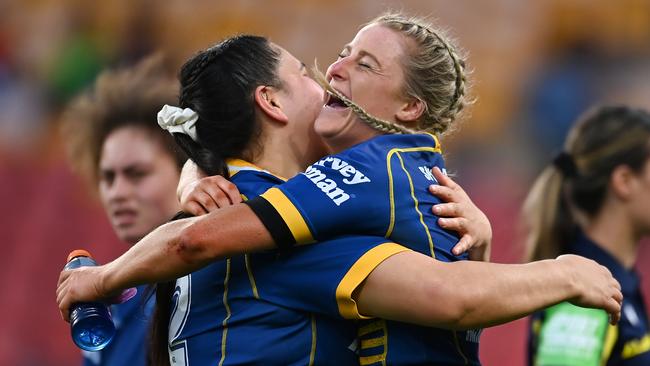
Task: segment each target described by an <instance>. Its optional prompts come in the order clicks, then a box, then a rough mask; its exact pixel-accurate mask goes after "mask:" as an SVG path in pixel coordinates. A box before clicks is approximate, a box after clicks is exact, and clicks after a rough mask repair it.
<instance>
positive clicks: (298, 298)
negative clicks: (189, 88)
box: [169, 161, 408, 366]
mask: <svg viewBox="0 0 650 366" xmlns="http://www.w3.org/2000/svg"><path fill="white" fill-rule="evenodd" d="M229 163H230V170H231V176H232V181H233V183H235V184H236V185H237V186H238V188H239V190H240V192H241V193H242V195H243V196H244V198H247V197H253V196H255V195H257V194H259V193H261V192H264V191H265V190H266V189H268V188H269V187H271V186H273V185H275V184H278V183H281V182H282V180H280V179H279V178H277V177H274V176H273V175H271V174H270V173H268V172H265V171H262V170H261V169H259V168H257V167H254V166H252V165H250V164H246V163H244V162H242V161H230V162H229ZM405 250H408V249H407V248H404V247H402V246H399V245H397V244H393V243H386V239H385V238H382V237H347V238H341V239H337V240H332V241H329V242H325V243H322V245H312V246H307V247H304V248H300V249H297V250H293V251H290V252H286V253H279V252H275V251H274V252H266V253H256V254H251V255H244V256H238V257H233V258H230V259H227V260H222V261H218V262H215V263H213V264H211V265H210V266H208V267H205V268H203V269H201V270H199V271H196V272H194V273H192V274H190V275H188V276H185V277H183V278H180V279H178V280H177V282H176V289H175V292H174V297H173V300H172V301H173V307H172V309H173V312H172V316H171V320H170V327H169V345H170V360H171V364H172V365H206V364H210V365H243V364H247V365H250V364H259V365H332V364H336V365H341V366H345V365H357V364H358V356H357V354H356V346H357V341H356V325H355V324H354V323H353V322H351V321H347V320H344V319H343V318H344V317H345V318H351V319H358V318H360V317H361V316H360V315H359V312H358V310H357V308H356V304H355V302H354V301H353V300H352V292H353V291H354V289H356V288H357V286H358V285H359V284H360V283H361V282H362V281H363V280H364V279H365V278H366V277H367V275H368V274H369V273H370V272H371V271H372V270H373V269H374V268H375V267H376V266H377V265H378V264H379V263H381V262H382V261H383V260H384V259H386V258H388V257H389V256H391V255H393V254H395V253H399V252H401V251H405Z"/></svg>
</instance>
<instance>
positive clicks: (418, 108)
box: [395, 98, 425, 123]
mask: <svg viewBox="0 0 650 366" xmlns="http://www.w3.org/2000/svg"><path fill="white" fill-rule="evenodd" d="M424 108H425V105H424V102H423V101H421V100H420V99H418V98H410V100H408V101H406V102H405V103H404V104H402V106H401V107H400V109H399V110H398V111H397V113H396V114H395V118H396V119H397V120H398V121H400V122H407V123H408V122H415V121H417V120H418V119H419V118H420V117H421V116H422V113H424Z"/></svg>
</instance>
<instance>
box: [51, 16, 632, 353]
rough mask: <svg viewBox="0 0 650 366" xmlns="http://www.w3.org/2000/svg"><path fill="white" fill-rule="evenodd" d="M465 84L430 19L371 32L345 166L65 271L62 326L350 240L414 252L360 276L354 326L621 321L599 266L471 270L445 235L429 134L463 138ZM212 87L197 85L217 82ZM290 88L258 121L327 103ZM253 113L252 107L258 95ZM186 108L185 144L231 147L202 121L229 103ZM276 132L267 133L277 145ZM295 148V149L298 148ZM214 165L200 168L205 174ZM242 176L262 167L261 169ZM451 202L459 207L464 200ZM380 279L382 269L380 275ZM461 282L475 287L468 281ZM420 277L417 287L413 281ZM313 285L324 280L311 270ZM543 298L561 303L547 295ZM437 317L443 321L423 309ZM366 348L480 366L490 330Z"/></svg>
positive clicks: (412, 332) (370, 261)
mask: <svg viewBox="0 0 650 366" xmlns="http://www.w3.org/2000/svg"><path fill="white" fill-rule="evenodd" d="M425 49H426V50H427V51H423V50H425ZM285 52H286V51H285ZM429 53H430V55H428V54H429ZM214 56H215V57H218V56H219V55H217V54H215V55H214ZM206 63H208V61H206ZM241 67H242V68H243V66H241ZM463 70H464V67H463V62H461V61H460V58H459V57H458V56H457V52H456V51H455V48H454V47H453V46H451V44H450V43H449V42H448V41H445V38H444V37H443V36H442V35H441V34H438V33H436V32H433V31H432V30H431V29H430V28H429V27H428V26H427V25H426V24H424V23H422V22H420V21H419V20H411V19H409V18H407V17H404V16H401V15H386V16H382V17H379V18H377V19H376V20H374V21H372V22H370V23H369V24H368V25H367V26H365V27H364V28H363V29H361V30H360V31H359V33H358V34H357V36H356V37H355V38H354V40H353V41H352V42H351V43H350V44H348V45H347V46H346V47H345V48H344V49H343V51H342V52H341V55H340V57H339V59H338V60H337V61H336V62H335V63H334V64H332V65H331V66H330V67H329V69H328V71H327V75H326V77H325V79H326V80H329V83H327V84H326V85H324V86H326V87H327V89H328V90H329V94H328V95H329V96H328V97H327V98H326V101H325V105H324V106H322V109H321V110H320V114H319V116H318V118H317V119H316V122H315V124H314V129H315V130H316V132H317V133H318V134H319V135H320V136H321V137H322V138H323V141H324V142H325V144H326V145H328V146H329V148H330V149H331V151H332V152H335V153H336V154H335V155H332V156H329V157H326V158H324V159H322V160H320V161H319V162H317V163H315V164H313V165H312V166H310V167H309V168H307V170H306V171H305V173H303V174H299V175H297V176H295V177H294V178H292V179H289V180H288V181H287V182H286V183H283V184H281V185H278V186H277V187H275V188H271V189H270V190H268V191H266V193H264V194H263V195H262V196H260V197H258V198H252V199H250V200H249V201H247V204H245V205H241V204H236V205H232V206H227V207H223V208H222V209H219V210H214V208H215V206H224V205H223V203H226V202H225V201H228V203H233V202H234V201H236V195H233V194H232V192H230V193H231V194H229V195H227V198H225V197H226V196H225V195H222V196H218V195H210V194H209V193H208V196H210V198H209V199H210V200H212V202H211V203H210V202H207V201H206V202H204V201H202V200H198V202H199V205H198V206H194V207H195V208H196V207H199V209H200V210H202V211H210V212H209V213H208V214H205V215H202V216H198V217H193V218H187V219H182V220H178V221H175V222H172V223H169V224H166V225H163V226H162V227H160V228H159V229H157V230H155V231H154V232H152V233H151V234H150V235H149V236H147V237H146V238H144V239H143V240H142V241H141V242H140V243H138V245H136V247H134V248H133V249H132V250H130V251H129V252H128V253H126V254H125V255H123V256H121V257H120V258H118V259H117V260H115V261H113V262H111V263H110V264H107V265H105V266H99V267H93V268H84V269H82V270H80V271H66V272H62V274H61V276H60V279H59V288H58V290H57V302H58V304H59V308H60V310H61V313H62V316H63V317H64V318H67V316H68V309H69V305H70V304H71V303H72V302H77V301H85V300H90V299H98V298H103V297H106V296H107V295H111V294H113V293H115V292H118V291H119V290H120V289H123V288H125V287H128V286H132V285H135V284H139V283H150V282H160V281H163V280H171V279H174V278H177V277H180V276H183V275H186V274H188V273H190V272H192V271H195V270H197V269H199V268H202V267H204V266H206V265H208V264H210V263H213V262H214V261H216V260H218V259H222V258H226V257H231V256H234V255H237V254H242V253H247V252H251V251H260V250H273V249H278V248H279V249H281V250H283V251H288V250H290V249H291V247H292V246H294V245H296V244H298V245H301V244H308V243H311V242H314V241H321V240H328V239H332V238H335V237H338V236H341V235H345V234H351V235H364V234H368V235H373V236H377V237H384V238H386V241H387V242H388V243H387V244H389V245H388V247H390V248H395V247H394V246H393V245H394V244H391V243H390V242H398V243H402V244H403V245H404V246H405V247H408V248H410V249H411V250H401V249H400V250H398V251H395V252H393V253H392V254H391V255H389V256H386V255H384V254H386V253H385V252H382V255H374V254H373V253H377V252H369V253H370V254H369V255H367V256H366V255H364V256H363V257H362V258H360V259H359V260H358V261H356V262H355V263H354V264H353V265H352V268H351V269H350V271H348V275H346V276H345V277H344V278H343V279H342V280H341V282H340V284H339V286H338V287H337V288H336V295H335V297H336V298H337V299H339V298H345V299H348V300H349V301H346V302H345V303H343V304H339V305H340V307H339V311H340V315H342V316H344V317H346V318H351V319H360V318H361V319H363V318H366V316H365V315H372V316H377V317H382V318H385V319H395V320H401V321H408V322H410V323H413V324H422V325H427V326H441V327H445V328H448V329H463V328H469V327H474V326H486V325H492V324H497V323H501V322H504V321H508V320H511V319H515V318H517V317H520V316H523V315H525V314H526V313H529V312H531V311H533V310H535V309H538V308H540V307H545V306H549V305H551V304H554V303H557V302H559V301H563V300H569V301H574V302H576V303H577V304H578V305H582V306H592V307H599V308H605V309H607V310H608V311H610V312H612V313H613V315H614V318H615V319H616V316H617V314H618V311H619V306H618V303H619V301H620V299H619V295H618V289H617V284H616V283H615V282H613V281H611V275H610V274H608V273H607V272H606V271H605V272H603V269H602V268H601V267H599V266H597V265H595V264H594V263H592V262H589V261H585V260H583V259H581V258H578V257H575V256H570V257H564V258H559V259H557V260H550V261H546V262H539V263H534V264H531V265H524V266H512V265H496V264H490V263H478V262H467V261H462V260H463V259H467V258H468V254H467V253H462V252H463V249H466V248H467V247H470V246H471V245H470V244H472V243H471V242H472V240H469V241H468V242H467V244H468V245H466V246H465V245H463V246H462V247H461V248H458V247H456V248H455V246H456V244H457V243H458V240H459V237H458V235H457V234H455V233H454V232H451V231H448V230H445V229H444V228H442V227H441V226H439V225H438V222H437V221H438V217H437V216H434V215H433V214H432V207H433V205H434V204H437V203H439V202H440V201H438V200H437V199H435V198H434V197H433V196H432V195H430V194H429V193H428V192H427V190H426V187H427V186H429V185H430V184H432V183H434V182H436V178H437V180H439V181H443V182H444V181H445V180H446V177H445V176H444V175H443V174H441V173H440V171H439V170H438V171H436V173H434V175H432V173H431V168H432V167H437V168H440V169H444V167H443V159H442V156H441V150H440V146H439V142H438V139H437V137H436V136H434V135H432V134H429V133H415V132H427V131H431V132H435V133H444V132H446V131H448V130H449V129H450V127H451V126H452V124H453V122H454V121H455V118H456V115H457V114H458V112H459V111H460V110H461V109H462V107H463V105H464V104H465V103H466V102H465V88H466V87H465V78H464V76H463ZM238 71H240V72H244V71H245V70H244V71H241V70H238ZM202 75H203V74H201V73H199V74H197V76H196V77H197V78H199V79H201V78H203V76H202ZM206 78H207V76H206ZM197 85H198V84H197ZM207 85H210V86H213V85H212V84H210V83H207V84H206V86H205V87H206V88H207V87H208V86H207ZM278 85H280V84H273V85H267V86H259V87H257V88H255V91H254V93H253V100H254V101H255V105H256V106H255V114H256V115H257V114H258V112H259V114H264V115H268V116H274V117H273V118H274V119H275V121H276V122H278V123H283V124H286V123H290V122H291V120H290V119H289V118H287V116H288V115H287V114H286V113H287V112H288V111H294V112H295V111H300V110H303V109H304V106H303V105H302V104H301V103H307V104H309V103H313V101H307V100H305V98H304V95H303V94H301V93H293V94H292V98H293V99H287V95H289V94H291V93H287V92H285V91H283V90H282V87H281V86H278ZM274 90H275V92H274ZM199 94H201V93H199ZM201 95H205V94H204V93H203V94H201ZM278 95H284V97H283V98H278ZM245 98H246V100H250V96H249V95H246V96H245ZM183 100H184V98H183V94H182V93H181V105H180V107H181V108H184V109H183V110H182V113H180V112H179V113H178V115H177V116H174V117H170V115H169V114H168V113H167V112H165V111H163V112H162V119H163V120H164V121H163V122H164V123H162V124H163V125H164V126H165V128H167V129H168V130H169V131H170V132H172V133H173V134H174V136H175V138H176V139H177V141H179V140H186V141H187V139H188V138H191V140H192V141H194V143H196V144H197V145H199V146H200V147H201V148H203V149H204V150H206V151H208V150H209V151H213V152H215V154H216V155H218V154H219V153H222V152H221V151H219V148H220V147H218V146H209V144H206V143H205V141H203V140H204V139H203V133H205V134H206V136H207V133H208V131H210V132H212V130H210V128H209V127H208V126H212V125H213V124H218V123H219V121H216V120H213V119H210V118H206V117H205V116H204V114H203V112H202V110H203V109H204V108H213V107H214V108H218V103H208V104H206V103H203V104H202V105H198V104H197V105H192V104H191V103H187V102H184V101H183ZM320 103H321V105H322V103H323V101H320ZM215 106H216V107H215ZM233 107H234V108H235V107H237V108H238V107H239V105H236V104H235V105H233ZM177 109H178V108H177ZM222 109H223V108H222ZM236 114H237V115H239V113H236ZM168 117H169V118H168ZM302 123H311V122H310V121H303V122H302ZM215 128H216V127H215ZM202 131H203V132H202ZM265 133H266V132H264V131H262V133H261V136H264V134H265ZM215 134H216V130H215ZM219 136H221V137H223V134H219ZM295 138H296V139H303V138H305V137H304V136H295ZM274 143H278V141H274ZM280 143H281V144H282V145H284V147H286V146H287V145H290V146H291V145H292V144H293V143H295V142H292V144H287V143H286V141H282V142H280ZM190 155H191V156H192V158H195V156H194V155H193V154H190ZM203 155H204V154H203V152H201V153H197V154H196V158H197V163H200V161H201V160H202V156H203ZM227 157H229V156H224V158H227ZM265 158H266V157H265ZM294 158H296V157H295V156H291V155H288V156H282V157H278V156H268V159H269V160H265V159H259V158H255V156H254V154H252V157H249V159H253V160H256V159H258V161H254V162H255V163H257V164H259V165H261V166H264V164H267V163H269V162H270V161H273V162H275V164H276V166H275V167H269V168H268V169H273V170H277V171H280V168H286V166H287V164H288V163H289V162H290V161H293V159H294ZM221 165H223V164H221ZM199 167H201V164H199ZM238 169H239V170H250V169H255V168H254V167H252V166H250V165H248V166H241V167H239V168H238ZM212 170H213V169H212ZM212 170H211V171H212ZM226 174H227V173H226ZM434 177H435V178H434ZM441 188H444V187H439V189H441ZM442 190H443V191H444V189H442ZM450 191H451V194H452V195H458V194H461V193H462V191H461V192H459V191H458V190H454V189H451V190H450ZM447 193H450V192H449V191H447ZM183 195H184V193H183ZM249 198H250V197H249ZM217 201H219V202H217ZM467 201H468V200H467ZM467 201H466V202H467ZM470 203H471V202H470ZM448 208H449V207H447V209H448ZM188 211H190V212H191V213H195V214H200V213H204V212H202V211H198V212H192V209H190V210H188ZM479 216H480V215H476V216H474V219H476V222H478V224H477V223H473V224H472V223H470V225H469V226H470V227H469V228H468V229H470V231H471V232H472V233H474V234H476V233H480V234H479V235H478V238H476V239H475V240H474V241H477V242H479V244H478V245H475V246H473V247H472V249H473V252H472V253H471V255H472V256H473V257H476V258H477V259H485V258H486V257H487V253H488V251H489V250H488V249H489V248H488V245H487V244H488V242H489V240H490V239H491V233H490V229H489V223H486V222H485V220H484V217H479ZM453 222H455V223H456V224H457V225H456V226H454V225H451V226H447V228H452V229H459V232H460V233H461V234H463V233H465V231H466V230H464V229H463V228H462V227H459V225H458V223H463V221H453ZM453 222H452V223H453ZM464 223H466V224H467V222H466V221H465V222H464ZM477 226H478V227H479V229H478V230H477ZM485 226H488V227H487V229H486V228H485ZM461 229H462V230H461ZM472 230H473V231H472ZM309 247H310V246H306V247H305V248H309ZM312 247H318V246H312ZM454 248H455V249H454ZM458 249H461V250H459V251H457V250H458ZM418 252H419V253H418ZM291 253H295V252H293V251H292V252H290V253H289V254H290V255H291ZM423 254H424V255H423ZM425 255H426V256H428V257H434V258H436V259H438V261H434V260H432V259H431V258H427V257H426V256H425ZM416 257H417V258H416ZM422 258H424V259H425V260H428V261H429V262H427V263H429V265H430V266H431V268H434V267H436V270H439V271H440V272H441V273H438V274H434V273H432V272H430V271H426V270H422V271H415V272H413V271H412V270H413V268H414V267H415V265H416V262H417V264H422V263H423V262H422V261H421V260H422ZM444 262H453V263H444ZM384 264H386V266H384ZM369 267H370V268H374V270H372V272H371V273H368V268H369ZM461 267H462V274H460V273H458V272H455V270H456V269H459V268H461ZM443 268H444V270H443ZM418 269H422V268H421V267H418ZM409 270H410V272H409V273H411V275H409V276H408V277H407V278H405V276H402V277H401V276H400V275H399V274H400V273H403V272H404V271H409ZM306 271H307V272H309V273H311V270H310V269H309V270H306ZM253 272H254V270H253ZM449 273H454V274H453V275H451V276H449ZM305 274H307V273H305ZM442 274H444V275H445V278H446V279H447V280H445V281H438V283H437V284H436V285H435V286H431V281H430V279H432V278H434V279H435V278H438V275H442ZM364 276H365V277H364ZM463 276H467V277H463ZM305 277H307V276H305ZM461 277H462V281H459V279H460V278H461ZM373 278H374V280H373ZM405 281H406V282H405ZM463 281H467V282H469V283H471V286H470V285H469V284H468V285H467V289H465V287H464V286H463V285H456V286H453V288H450V287H449V284H450V283H452V282H453V283H456V284H460V283H463ZM477 283H480V285H476V284H477ZM378 286H379V287H378ZM469 287H472V290H468V288H469ZM542 287H543V288H544V289H545V291H540V288H542ZM406 288H409V289H410V290H408V291H406V290H405V289H406ZM414 288H415V289H417V290H413V289H414ZM464 289H465V290H466V291H465V290H464ZM520 294H522V296H518V295H520ZM224 296H225V295H224ZM224 298H225V297H224ZM437 300H439V303H440V304H439V305H438V304H437ZM430 302H433V305H432V306H428V307H421V306H420V304H422V303H425V304H429V303H430ZM432 314H434V315H432ZM359 336H360V338H361V343H360V345H359V347H360V363H362V364H374V363H377V364H439V365H457V364H458V365H464V364H473V365H478V364H480V362H479V360H478V338H479V332H478V331H459V332H455V331H449V330H442V329H436V328H425V327H421V326H414V325H406V324H403V323H396V322H392V321H388V320H386V321H384V320H379V321H368V322H367V323H364V324H362V325H361V326H360V328H359Z"/></svg>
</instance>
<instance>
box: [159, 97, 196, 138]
mask: <svg viewBox="0 0 650 366" xmlns="http://www.w3.org/2000/svg"><path fill="white" fill-rule="evenodd" d="M198 119H199V115H198V114H196V112H194V111H193V110H191V109H190V108H185V109H180V108H178V107H174V106H171V105H167V104H165V106H164V107H162V109H161V110H160V112H158V125H159V126H160V127H161V128H162V129H163V130H167V131H169V133H184V134H186V135H187V136H189V137H190V138H191V139H192V140H194V142H199V138H198V136H197V135H196V121H198Z"/></svg>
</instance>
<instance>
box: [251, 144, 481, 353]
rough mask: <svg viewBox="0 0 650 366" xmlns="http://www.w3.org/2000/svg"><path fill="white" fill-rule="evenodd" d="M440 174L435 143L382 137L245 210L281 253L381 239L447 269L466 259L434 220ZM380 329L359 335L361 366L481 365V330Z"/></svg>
mask: <svg viewBox="0 0 650 366" xmlns="http://www.w3.org/2000/svg"><path fill="white" fill-rule="evenodd" d="M434 166H437V167H439V168H440V169H441V170H442V171H443V172H444V171H445V167H444V160H443V157H442V154H441V148H440V144H439V142H438V139H437V138H436V137H435V136H433V135H430V134H415V135H382V136H378V137H375V138H372V139H370V140H368V141H365V142H363V143H360V144H358V145H355V146H353V147H351V148H349V149H347V150H345V151H343V152H341V153H338V154H336V155H332V156H328V157H325V158H323V159H321V160H320V161H318V162H316V163H315V164H313V165H311V166H310V167H309V168H307V170H306V171H305V172H304V173H301V174H299V175H297V176H296V177H294V178H292V179H289V180H288V181H287V182H286V183H284V184H281V185H279V186H277V187H274V188H271V189H269V190H268V191H266V192H264V193H263V194H262V195H261V196H260V197H259V198H257V199H253V200H251V201H249V202H247V203H248V204H249V206H250V207H251V208H252V209H253V210H254V211H255V212H256V214H257V215H258V216H259V217H260V219H261V220H262V222H263V223H264V224H265V226H266V227H267V229H268V230H269V232H270V233H271V235H272V236H273V238H274V240H275V242H276V243H277V244H278V245H279V246H286V245H287V243H288V244H289V245H291V244H292V243H296V244H307V243H312V242H314V241H322V240H327V239H331V238H334V237H337V236H340V235H354V234H356V235H380V236H383V237H385V238H387V239H388V240H390V241H392V242H396V243H401V244H402V245H404V246H406V247H408V248H410V249H413V250H416V251H418V252H420V253H423V254H425V255H428V256H432V257H434V258H436V259H438V260H441V261H445V262H451V261H456V260H463V259H467V254H463V255H461V256H455V255H454V254H452V252H451V249H452V248H453V247H454V245H456V243H457V242H458V240H459V238H458V236H457V234H456V233H455V232H450V231H447V230H444V229H442V228H441V227H440V226H439V225H438V223H437V220H438V217H437V216H435V215H433V213H432V212H431V208H432V206H433V205H434V204H437V203H440V200H439V199H438V198H436V197H435V196H433V195H432V194H430V193H429V191H428V186H429V185H431V184H436V183H437V182H436V181H435V179H434V177H433V176H432V174H431V168H433V167H434ZM441 303H442V304H443V305H442V306H444V300H441ZM375 322H377V323H376V324H374V325H373V324H372V323H371V324H364V326H368V327H369V328H372V329H374V328H376V330H375V331H373V332H362V334H361V335H360V337H361V341H362V351H361V352H362V358H361V363H362V364H375V363H376V364H380V363H382V362H386V363H388V364H391V365H399V364H427V363H432V364H436V365H467V364H471V365H478V364H480V363H479V360H478V339H479V337H480V330H472V331H458V332H455V331H448V330H442V329H433V328H424V327H417V326H413V325H407V324H403V323H397V322H390V321H387V322H384V321H383V320H382V321H375ZM364 345H365V347H364Z"/></svg>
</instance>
